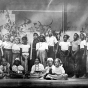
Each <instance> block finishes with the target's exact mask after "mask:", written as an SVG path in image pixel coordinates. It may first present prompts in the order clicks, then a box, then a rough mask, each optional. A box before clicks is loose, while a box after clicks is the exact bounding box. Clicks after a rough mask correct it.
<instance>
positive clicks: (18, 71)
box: [11, 58, 24, 78]
mask: <svg viewBox="0 0 88 88" xmlns="http://www.w3.org/2000/svg"><path fill="white" fill-rule="evenodd" d="M23 73H24V67H23V66H22V65H21V61H20V59H19V58H16V59H15V60H14V63H13V66H12V74H11V77H15V78H19V77H23Z"/></svg>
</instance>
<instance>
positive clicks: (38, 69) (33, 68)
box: [31, 63, 44, 73]
mask: <svg viewBox="0 0 88 88" xmlns="http://www.w3.org/2000/svg"><path fill="white" fill-rule="evenodd" d="M43 70H44V66H43V65H42V64H40V63H39V64H38V65H33V66H32V69H31V73H34V72H35V71H43Z"/></svg>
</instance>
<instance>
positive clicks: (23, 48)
mask: <svg viewBox="0 0 88 88" xmlns="http://www.w3.org/2000/svg"><path fill="white" fill-rule="evenodd" d="M20 47H21V48H22V54H23V55H24V54H25V55H26V54H27V55H29V54H28V52H29V48H30V45H29V44H27V45H24V44H22V45H21V46H20Z"/></svg>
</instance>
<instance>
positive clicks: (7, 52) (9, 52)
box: [4, 49, 12, 66]
mask: <svg viewBox="0 0 88 88" xmlns="http://www.w3.org/2000/svg"><path fill="white" fill-rule="evenodd" d="M4 58H5V59H6V61H7V62H8V63H9V64H10V66H12V50H11V49H4Z"/></svg>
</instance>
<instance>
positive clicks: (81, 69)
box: [80, 49, 86, 76]
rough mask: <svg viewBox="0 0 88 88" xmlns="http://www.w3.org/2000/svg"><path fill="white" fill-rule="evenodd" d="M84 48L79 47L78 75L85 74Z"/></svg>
mask: <svg viewBox="0 0 88 88" xmlns="http://www.w3.org/2000/svg"><path fill="white" fill-rule="evenodd" d="M83 54H84V49H80V76H83V75H84V74H86V56H83Z"/></svg>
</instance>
